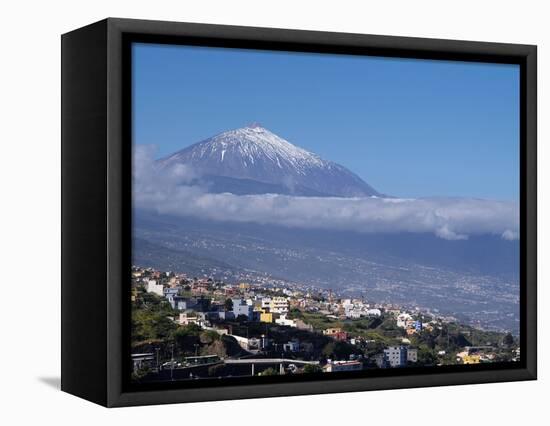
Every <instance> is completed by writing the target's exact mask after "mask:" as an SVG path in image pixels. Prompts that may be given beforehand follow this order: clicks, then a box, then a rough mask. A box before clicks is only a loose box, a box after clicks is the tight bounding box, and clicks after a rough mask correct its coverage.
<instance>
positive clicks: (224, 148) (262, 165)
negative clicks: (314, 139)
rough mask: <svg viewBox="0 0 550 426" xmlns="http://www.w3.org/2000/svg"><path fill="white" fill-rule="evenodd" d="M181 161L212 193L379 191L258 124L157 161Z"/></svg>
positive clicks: (166, 164) (164, 164)
mask: <svg viewBox="0 0 550 426" xmlns="http://www.w3.org/2000/svg"><path fill="white" fill-rule="evenodd" d="M177 164H185V165H188V166H191V167H192V168H193V169H194V170H195V171H197V172H198V173H199V174H200V175H202V176H203V178H204V179H205V180H206V181H207V182H208V183H209V184H210V185H211V187H212V190H213V192H234V193H238V194H245V193H267V192H270V193H284V194H294V195H305V196H308V195H309V196H313V195H315V196H341V197H366V196H373V195H374V196H378V195H380V194H379V193H378V192H377V191H375V190H374V189H373V188H372V187H371V186H369V185H368V184H367V183H365V182H364V181H363V180H362V179H361V178H360V177H359V176H357V175H356V174H354V173H352V172H351V171H349V170H348V169H346V168H345V167H343V166H341V165H339V164H336V163H333V162H331V161H327V160H324V159H322V158H321V157H319V156H318V155H317V154H314V153H312V152H309V151H306V150H305V149H302V148H300V147H298V146H296V145H293V144H291V143H290V142H288V141H286V140H285V139H283V138H281V137H279V136H277V135H276V134H274V133H272V132H270V131H269V130H267V129H266V128H264V127H262V126H261V125H259V124H257V123H253V124H251V125H248V126H246V127H243V128H239V129H235V130H229V131H226V132H223V133H220V134H218V135H216V136H213V137H211V138H208V139H206V140H203V141H201V142H198V143H196V144H194V145H191V146H189V147H187V148H185V149H182V150H181V151H178V152H176V153H174V154H172V155H170V156H168V157H165V158H163V159H160V160H158V162H157V165H158V167H159V168H161V169H163V168H168V167H172V166H174V165H177Z"/></svg>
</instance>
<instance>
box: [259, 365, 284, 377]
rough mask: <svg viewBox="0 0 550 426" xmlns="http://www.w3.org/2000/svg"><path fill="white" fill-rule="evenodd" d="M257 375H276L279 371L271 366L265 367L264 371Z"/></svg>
mask: <svg viewBox="0 0 550 426" xmlns="http://www.w3.org/2000/svg"><path fill="white" fill-rule="evenodd" d="M258 375H259V376H278V375H279V372H278V371H277V370H275V369H274V368H272V367H269V368H266V369H265V370H264V371H262V372H261V373H260V374H258Z"/></svg>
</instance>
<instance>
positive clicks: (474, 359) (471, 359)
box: [462, 355, 480, 364]
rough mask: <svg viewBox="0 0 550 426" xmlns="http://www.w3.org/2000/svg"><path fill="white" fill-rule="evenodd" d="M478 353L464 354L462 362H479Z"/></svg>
mask: <svg viewBox="0 0 550 426" xmlns="http://www.w3.org/2000/svg"><path fill="white" fill-rule="evenodd" d="M479 358H480V357H479V355H464V356H463V357H462V362H463V363H464V364H479Z"/></svg>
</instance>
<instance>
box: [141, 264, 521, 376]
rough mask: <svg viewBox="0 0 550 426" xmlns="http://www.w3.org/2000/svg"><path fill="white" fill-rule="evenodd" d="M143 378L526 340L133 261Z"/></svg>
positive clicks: (329, 294)
mask: <svg viewBox="0 0 550 426" xmlns="http://www.w3.org/2000/svg"><path fill="white" fill-rule="evenodd" d="M131 300H132V355H131V356H132V365H133V373H132V374H133V376H132V377H133V379H134V380H136V381H143V382H147V381H163V380H188V379H204V378H212V377H230V376H231V377H237V376H254V375H282V374H303V373H337V372H349V371H360V370H367V369H389V368H407V367H409V368H415V367H432V366H433V367H436V366H442V365H463V364H481V363H493V362H514V361H518V360H519V356H520V352H519V342H518V339H517V337H515V336H513V335H512V334H510V333H499V332H494V331H484V330H480V329H476V328H473V327H471V326H467V325H463V324H460V323H458V322H457V321H456V320H455V319H454V318H450V317H441V316H438V315H435V314H433V313H431V312H428V311H426V310H422V309H421V308H419V307H403V306H398V305H395V304H387V303H376V302H373V301H370V300H369V299H368V297H366V296H363V297H361V298H346V297H345V296H343V295H341V294H338V293H337V292H335V291H332V290H329V289H322V288H314V287H312V286H306V285H303V286H302V285H299V284H292V285H289V284H285V283H284V282H280V281H272V280H271V281H270V280H265V282H262V283H260V284H258V283H249V282H235V283H228V282H224V281H222V280H218V279H214V278H212V277H189V276H187V275H186V274H181V273H174V272H163V271H158V270H155V269H152V268H141V267H138V266H135V267H133V268H132V294H131Z"/></svg>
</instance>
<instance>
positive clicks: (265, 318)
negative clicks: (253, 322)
mask: <svg viewBox="0 0 550 426" xmlns="http://www.w3.org/2000/svg"><path fill="white" fill-rule="evenodd" d="M260 321H261V322H269V323H271V322H273V313H271V312H265V311H262V313H261V314H260Z"/></svg>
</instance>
